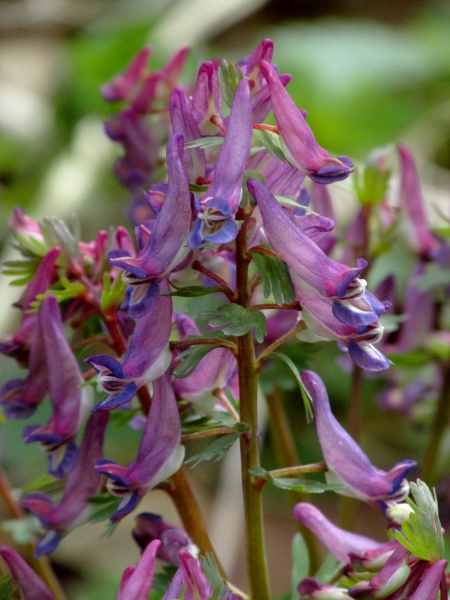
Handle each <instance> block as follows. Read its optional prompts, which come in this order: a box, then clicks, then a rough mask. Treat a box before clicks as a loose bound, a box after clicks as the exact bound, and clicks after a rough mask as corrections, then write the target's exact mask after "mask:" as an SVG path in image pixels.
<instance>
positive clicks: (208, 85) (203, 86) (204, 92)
mask: <svg viewBox="0 0 450 600" xmlns="http://www.w3.org/2000/svg"><path fill="white" fill-rule="evenodd" d="M221 101H222V93H221V91H220V84H219V77H218V76H217V72H216V69H215V68H214V65H213V63H212V62H211V61H207V62H204V63H203V64H202V65H201V67H200V69H199V70H198V75H197V81H196V83H195V90H194V94H193V96H192V103H191V112H192V116H193V118H194V120H195V122H196V123H197V126H198V128H199V131H200V133H201V134H202V135H215V134H216V133H218V131H219V130H218V126H217V125H216V124H215V123H214V121H215V120H220V119H221V112H220V105H221Z"/></svg>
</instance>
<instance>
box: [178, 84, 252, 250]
mask: <svg viewBox="0 0 450 600" xmlns="http://www.w3.org/2000/svg"><path fill="white" fill-rule="evenodd" d="M251 144H252V112H251V104H250V90H249V86H248V82H247V81H246V80H243V81H241V82H240V83H239V85H238V87H237V90H236V94H235V97H234V102H233V106H232V109H231V115H230V119H229V121H228V127H227V132H226V134H225V139H224V142H223V146H222V149H221V151H220V154H219V158H218V160H217V163H216V167H215V171H214V179H213V182H212V184H211V185H210V186H209V188H208V191H207V192H205V194H204V195H203V196H202V197H201V198H200V200H199V201H198V202H197V203H196V206H195V207H196V209H197V211H198V212H197V220H196V221H195V223H194V226H193V227H192V229H191V232H190V234H189V247H190V248H191V250H193V249H195V248H197V247H198V246H199V245H200V244H201V243H202V242H213V243H217V244H224V243H227V242H231V241H232V240H234V239H235V237H236V235H237V233H238V226H237V223H236V221H235V220H234V218H233V216H234V213H235V212H236V211H237V209H238V207H239V202H240V200H241V196H242V182H243V179H244V173H245V163H246V161H247V159H248V155H249V154H250V149H251Z"/></svg>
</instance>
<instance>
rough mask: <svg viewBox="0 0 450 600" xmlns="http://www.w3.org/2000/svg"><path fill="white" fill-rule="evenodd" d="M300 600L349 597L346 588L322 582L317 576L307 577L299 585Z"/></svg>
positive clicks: (334, 599) (330, 599) (327, 599)
mask: <svg viewBox="0 0 450 600" xmlns="http://www.w3.org/2000/svg"><path fill="white" fill-rule="evenodd" d="M297 589H298V593H299V594H300V600H342V599H343V598H347V600H348V598H349V595H348V593H347V590H346V589H345V588H337V587H334V586H332V585H328V584H326V583H320V581H319V580H318V579H316V578H315V577H306V578H305V579H303V581H301V582H300V584H299V586H298V588H297Z"/></svg>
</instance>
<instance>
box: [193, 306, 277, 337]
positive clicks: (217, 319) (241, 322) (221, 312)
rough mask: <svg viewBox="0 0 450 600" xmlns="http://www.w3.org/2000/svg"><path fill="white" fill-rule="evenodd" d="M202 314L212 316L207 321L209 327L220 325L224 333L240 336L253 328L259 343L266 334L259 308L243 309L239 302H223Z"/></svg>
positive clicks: (263, 317) (263, 319)
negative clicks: (221, 304)
mask: <svg viewBox="0 0 450 600" xmlns="http://www.w3.org/2000/svg"><path fill="white" fill-rule="evenodd" d="M203 314H204V315H205V316H209V317H213V318H212V319H211V320H210V321H209V324H210V325H211V327H220V328H221V330H222V331H223V333H225V334H226V335H237V336H241V335H245V334H246V333H248V332H249V331H251V330H252V329H253V328H254V329H255V337H256V340H257V341H258V342H260V343H261V342H262V341H263V340H264V336H265V335H266V334H267V321H266V317H265V316H264V314H263V313H262V312H260V311H259V310H249V309H245V308H243V307H242V306H239V304H225V305H224V306H220V307H219V308H217V309H216V310H215V311H212V312H205V313H203Z"/></svg>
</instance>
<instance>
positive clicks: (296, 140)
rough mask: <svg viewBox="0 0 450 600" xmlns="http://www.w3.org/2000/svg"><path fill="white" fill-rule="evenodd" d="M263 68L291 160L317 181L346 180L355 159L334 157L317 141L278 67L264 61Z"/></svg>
mask: <svg viewBox="0 0 450 600" xmlns="http://www.w3.org/2000/svg"><path fill="white" fill-rule="evenodd" d="M260 69H261V71H262V73H263V75H264V77H265V78H266V81H267V84H268V86H269V89H270V98H271V101H272V107H273V113H274V115H275V120H276V122H277V125H278V129H279V131H280V138H281V141H282V146H283V151H284V153H285V155H286V158H287V159H288V161H289V162H290V163H291V164H292V165H293V166H295V167H296V168H297V169H300V170H301V171H303V172H304V173H306V174H307V175H308V176H309V177H311V179H313V180H314V181H317V182H318V183H333V181H342V180H343V179H346V178H347V177H348V176H349V175H350V173H352V171H353V170H354V168H353V163H352V161H351V160H350V159H349V158H348V156H339V157H338V158H331V156H330V155H329V153H328V152H327V151H326V150H324V149H323V148H321V147H320V146H319V144H318V143H317V142H316V139H315V137H314V134H313V132H312V131H311V129H310V127H309V126H308V124H307V123H306V121H305V118H304V116H303V114H302V112H301V111H300V110H299V109H298V108H297V107H296V106H295V103H294V101H293V100H292V98H291V97H290V96H289V94H288V92H287V91H286V90H285V88H284V85H283V83H282V82H281V81H280V78H279V76H278V74H277V72H276V70H275V68H274V67H273V66H272V65H271V64H269V63H268V62H266V61H261V62H260Z"/></svg>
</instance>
